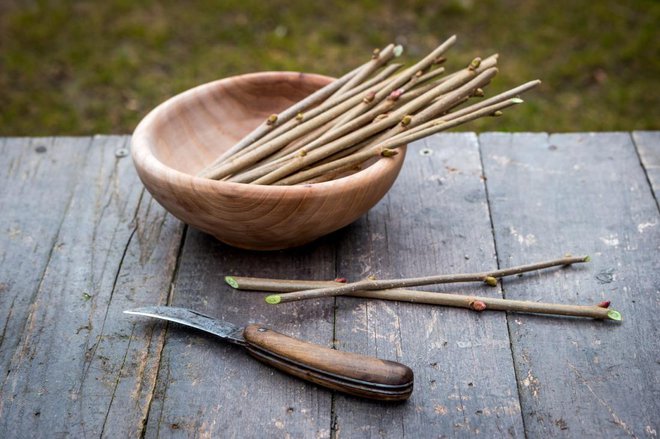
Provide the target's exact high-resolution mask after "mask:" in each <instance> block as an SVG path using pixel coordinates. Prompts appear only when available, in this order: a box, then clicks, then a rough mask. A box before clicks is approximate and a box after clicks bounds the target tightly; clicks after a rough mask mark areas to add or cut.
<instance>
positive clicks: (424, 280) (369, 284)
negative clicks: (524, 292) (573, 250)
mask: <svg viewBox="0 0 660 439" xmlns="http://www.w3.org/2000/svg"><path fill="white" fill-rule="evenodd" d="M590 260H591V259H590V258H589V256H579V257H575V256H565V257H563V258H559V259H554V260H551V261H546V262H539V263H535V264H528V265H521V266H518V267H511V268H505V269H501V270H494V271H486V272H481V273H465V274H441V275H436V276H426V277H416V278H408V279H387V280H371V279H365V280H362V281H358V282H354V283H351V284H347V285H342V286H338V287H330V288H319V289H313V290H305V291H296V292H293V293H287V294H279V295H278V294H276V295H271V296H268V297H266V302H268V303H270V304H273V305H274V304H278V303H283V302H291V301H294V300H304V299H313V298H317V297H328V296H341V295H344V294H349V293H354V292H356V291H362V290H385V289H392V288H405V287H413V286H419V285H431V284H444V283H455V282H485V283H486V284H488V285H492V286H494V285H497V279H498V278H501V277H504V276H512V275H516V274H520V273H525V272H528V271H535V270H541V269H544V268H549V267H556V266H561V265H570V264H575V263H582V262H589V261H590Z"/></svg>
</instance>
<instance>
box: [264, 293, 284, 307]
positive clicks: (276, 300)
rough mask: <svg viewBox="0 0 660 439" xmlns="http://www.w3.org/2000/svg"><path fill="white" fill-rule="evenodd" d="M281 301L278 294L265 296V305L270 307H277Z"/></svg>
mask: <svg viewBox="0 0 660 439" xmlns="http://www.w3.org/2000/svg"><path fill="white" fill-rule="evenodd" d="M281 301H282V297H280V295H279V294H273V295H270V296H266V303H268V304H270V305H277V304H278V303H280V302H281Z"/></svg>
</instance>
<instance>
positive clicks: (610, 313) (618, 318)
mask: <svg viewBox="0 0 660 439" xmlns="http://www.w3.org/2000/svg"><path fill="white" fill-rule="evenodd" d="M607 317H609V318H610V319H611V320H616V321H617V322H620V321H621V313H620V312H619V311H615V310H613V309H611V310H609V311H607Z"/></svg>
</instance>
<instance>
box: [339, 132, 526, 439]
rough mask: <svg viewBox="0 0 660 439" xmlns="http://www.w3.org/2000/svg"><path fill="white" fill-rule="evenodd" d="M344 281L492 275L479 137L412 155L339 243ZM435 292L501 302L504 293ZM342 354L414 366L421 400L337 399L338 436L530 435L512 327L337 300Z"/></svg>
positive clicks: (440, 143) (489, 317)
mask: <svg viewBox="0 0 660 439" xmlns="http://www.w3.org/2000/svg"><path fill="white" fill-rule="evenodd" d="M338 254H339V255H341V256H340V259H339V261H338V262H339V265H338V273H337V274H338V276H341V277H347V278H348V279H349V280H351V281H354V280H358V279H361V278H364V277H366V276H368V275H370V274H374V275H375V276H376V277H377V278H396V277H409V276H422V275H429V274H433V273H442V272H444V273H456V272H471V271H484V270H490V269H495V268H497V267H496V259H495V251H494V248H493V240H492V233H491V227H490V219H489V215H488V206H487V201H486V193H485V190H484V185H483V182H482V179H481V164H480V161H479V151H478V146H477V139H476V137H475V136H474V135H473V134H469V133H465V134H447V135H441V136H433V137H430V138H428V139H427V140H426V141H423V142H418V143H414V144H412V145H410V146H409V156H408V159H407V163H406V166H405V168H404V169H403V171H402V173H401V176H400V177H399V179H398V181H397V183H396V184H395V185H394V187H393V188H392V190H391V191H390V193H389V194H388V195H387V197H386V198H385V199H384V200H383V202H381V203H380V204H379V205H378V206H377V207H376V208H375V209H372V211H370V212H369V213H368V214H367V216H366V217H365V218H363V219H361V220H360V221H358V222H356V223H355V224H354V225H353V226H351V227H350V228H348V229H346V231H345V232H344V233H343V235H342V237H341V241H340V242H339V251H338ZM439 291H461V292H464V293H466V294H473V295H476V294H479V295H493V297H501V293H500V291H499V289H498V288H491V287H481V286H460V287H457V286H444V287H439ZM336 303H337V316H336V322H337V323H336V328H335V332H336V338H337V341H336V346H337V348H339V349H343V350H350V351H352V352H361V353H364V354H369V355H377V356H379V357H381V358H388V359H393V360H396V361H400V362H402V363H405V364H407V365H408V366H410V367H411V368H412V369H413V370H414V372H415V392H414V393H413V395H412V397H411V398H410V400H409V401H408V403H407V404H405V405H401V406H396V407H392V406H387V405H380V404H374V403H367V402H362V401H358V400H356V399H351V398H347V397H343V396H340V395H337V396H336V398H335V404H334V412H335V420H334V425H335V431H336V434H337V436H338V437H379V436H383V437H392V438H395V437H404V436H406V437H417V438H435V437H442V436H463V437H467V436H471V435H475V434H477V433H479V434H481V435H484V437H500V436H514V437H522V436H523V435H524V431H523V425H522V417H521V414H520V407H519V405H518V394H517V389H516V382H515V377H514V369H513V363H512V358H511V353H510V351H509V337H508V333H507V326H506V316H505V315H504V314H500V313H491V314H476V313H474V312H473V311H469V310H458V309H453V308H443V307H432V306H427V305H418V304H410V303H395V302H385V301H378V300H365V299H354V298H345V297H338V298H337V302H336Z"/></svg>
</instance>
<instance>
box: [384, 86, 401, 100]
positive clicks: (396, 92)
mask: <svg viewBox="0 0 660 439" xmlns="http://www.w3.org/2000/svg"><path fill="white" fill-rule="evenodd" d="M403 91H404V90H403V89H402V88H398V89H396V90H394V91H393V92H392V93H390V95H389V96H388V97H387V99H389V100H390V101H396V100H397V99H399V98H400V97H401V95H402V94H403Z"/></svg>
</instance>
